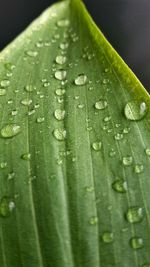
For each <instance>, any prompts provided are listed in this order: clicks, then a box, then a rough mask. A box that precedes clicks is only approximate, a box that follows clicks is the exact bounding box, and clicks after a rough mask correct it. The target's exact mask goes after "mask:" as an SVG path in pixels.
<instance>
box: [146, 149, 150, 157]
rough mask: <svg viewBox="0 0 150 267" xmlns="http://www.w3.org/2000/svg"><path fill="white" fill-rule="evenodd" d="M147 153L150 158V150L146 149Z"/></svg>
mask: <svg viewBox="0 0 150 267" xmlns="http://www.w3.org/2000/svg"><path fill="white" fill-rule="evenodd" d="M145 153H146V155H147V156H150V148H146V149H145Z"/></svg>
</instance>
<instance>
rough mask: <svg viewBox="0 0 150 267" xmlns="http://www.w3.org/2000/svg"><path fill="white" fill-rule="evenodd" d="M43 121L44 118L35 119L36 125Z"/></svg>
mask: <svg viewBox="0 0 150 267" xmlns="http://www.w3.org/2000/svg"><path fill="white" fill-rule="evenodd" d="M44 121H45V118H44V117H38V118H37V119H36V122H37V123H42V122H44Z"/></svg>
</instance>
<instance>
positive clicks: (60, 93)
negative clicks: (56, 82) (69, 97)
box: [55, 89, 66, 96]
mask: <svg viewBox="0 0 150 267" xmlns="http://www.w3.org/2000/svg"><path fill="white" fill-rule="evenodd" d="M65 92H66V91H65V89H57V90H56V91H55V94H56V95H58V96H62V95H64V94H65Z"/></svg>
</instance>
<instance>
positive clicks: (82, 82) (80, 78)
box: [74, 74, 87, 86]
mask: <svg viewBox="0 0 150 267" xmlns="http://www.w3.org/2000/svg"><path fill="white" fill-rule="evenodd" d="M74 82H75V84H76V85H78V86H81V85H85V84H86V83H87V76H86V75H85V74H79V75H78V77H77V78H76V79H75V81H74Z"/></svg>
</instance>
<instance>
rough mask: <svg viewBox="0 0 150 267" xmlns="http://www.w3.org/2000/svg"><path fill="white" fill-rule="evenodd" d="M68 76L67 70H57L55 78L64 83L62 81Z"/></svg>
mask: <svg viewBox="0 0 150 267" xmlns="http://www.w3.org/2000/svg"><path fill="white" fill-rule="evenodd" d="M66 76H67V71H66V70H63V69H62V70H57V71H56V72H55V78H56V79H57V80H60V81H62V80H65V79H66Z"/></svg>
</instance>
